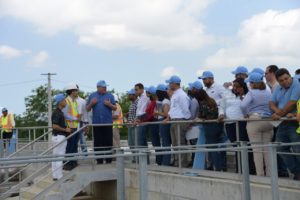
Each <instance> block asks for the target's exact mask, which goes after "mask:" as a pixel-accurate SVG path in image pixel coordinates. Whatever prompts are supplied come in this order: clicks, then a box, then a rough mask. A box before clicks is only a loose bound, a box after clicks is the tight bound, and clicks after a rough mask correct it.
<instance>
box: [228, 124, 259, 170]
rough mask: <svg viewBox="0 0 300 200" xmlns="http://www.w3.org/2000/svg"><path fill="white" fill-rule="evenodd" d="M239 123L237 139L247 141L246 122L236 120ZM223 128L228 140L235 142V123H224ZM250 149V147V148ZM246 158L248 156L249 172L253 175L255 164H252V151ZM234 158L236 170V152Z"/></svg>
mask: <svg viewBox="0 0 300 200" xmlns="http://www.w3.org/2000/svg"><path fill="white" fill-rule="evenodd" d="M238 123H239V140H240V141H246V142H249V137H248V133H247V129H246V126H247V122H238ZM225 130H226V134H227V137H228V139H229V140H230V142H236V141H237V137H236V123H232V124H226V125H225ZM250 150H251V149H250ZM248 158H249V160H248V161H249V162H248V165H249V173H250V174H253V175H255V174H256V171H255V165H254V158H253V152H249V153H248ZM235 160H236V162H235V163H236V172H238V156H237V152H236V153H235Z"/></svg>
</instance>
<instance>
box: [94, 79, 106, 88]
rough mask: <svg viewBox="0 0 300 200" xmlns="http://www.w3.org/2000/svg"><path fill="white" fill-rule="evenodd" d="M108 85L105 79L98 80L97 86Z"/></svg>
mask: <svg viewBox="0 0 300 200" xmlns="http://www.w3.org/2000/svg"><path fill="white" fill-rule="evenodd" d="M107 86H108V85H107V84H106V82H105V81H104V80H100V81H98V82H97V87H107Z"/></svg>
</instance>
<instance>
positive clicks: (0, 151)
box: [0, 138, 4, 158]
mask: <svg viewBox="0 0 300 200" xmlns="http://www.w3.org/2000/svg"><path fill="white" fill-rule="evenodd" d="M3 157H4V141H3V139H2V138H1V139H0V158H3Z"/></svg>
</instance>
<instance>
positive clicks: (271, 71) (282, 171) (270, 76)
mask: <svg viewBox="0 0 300 200" xmlns="http://www.w3.org/2000/svg"><path fill="white" fill-rule="evenodd" d="M277 70H278V67H277V66H276V65H270V66H268V67H267V68H266V71H265V78H266V82H267V85H268V86H269V88H270V89H271V92H272V94H273V93H274V91H275V88H276V87H277V86H279V83H278V81H277V80H276V76H275V74H276V72H277ZM276 133H277V128H276V127H274V135H273V138H272V142H275V140H276ZM277 164H278V176H279V177H288V176H289V173H288V170H287V167H286V165H285V163H284V161H283V160H282V158H281V157H280V156H279V155H277Z"/></svg>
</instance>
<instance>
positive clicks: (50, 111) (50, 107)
mask: <svg viewBox="0 0 300 200" xmlns="http://www.w3.org/2000/svg"><path fill="white" fill-rule="evenodd" d="M41 75H42V76H48V85H47V86H48V88H47V91H48V130H50V129H51V127H52V123H51V115H52V94H51V76H55V75H56V74H55V73H47V74H41ZM49 139H50V137H49Z"/></svg>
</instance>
